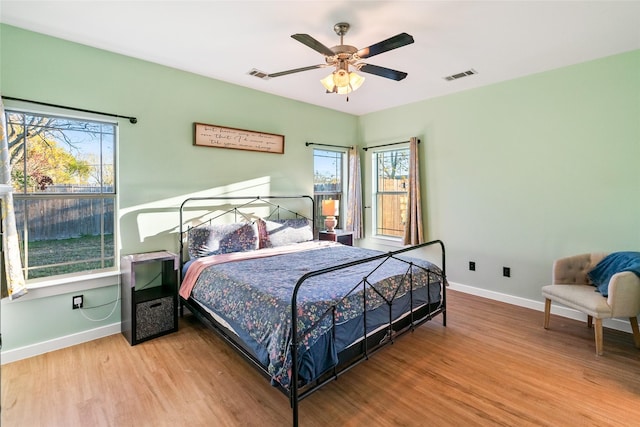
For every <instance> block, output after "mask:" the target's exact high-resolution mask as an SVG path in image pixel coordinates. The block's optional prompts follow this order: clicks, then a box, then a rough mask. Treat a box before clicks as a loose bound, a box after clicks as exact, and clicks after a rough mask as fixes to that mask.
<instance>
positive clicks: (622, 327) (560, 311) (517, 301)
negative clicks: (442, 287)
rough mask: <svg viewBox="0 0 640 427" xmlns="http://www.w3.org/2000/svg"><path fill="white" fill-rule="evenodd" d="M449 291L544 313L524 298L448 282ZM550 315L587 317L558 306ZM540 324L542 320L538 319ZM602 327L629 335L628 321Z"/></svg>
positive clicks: (604, 323)
mask: <svg viewBox="0 0 640 427" xmlns="http://www.w3.org/2000/svg"><path fill="white" fill-rule="evenodd" d="M449 289H452V290H454V291H459V292H464V293H466V294H471V295H477V296H479V297H483V298H488V299H492V300H495V301H501V302H506V303H507V304H513V305H517V306H519V307H526V308H530V309H532V310H537V311H540V312H544V302H543V301H536V300H530V299H526V298H520V297H516V296H513V295H508V294H503V293H500V292H494V291H489V290H486V289H481V288H475V287H473V286H468V285H463V284H461V283H455V282H449ZM551 313H552V314H556V315H558V316H562V317H567V318H569V319H574V320H580V321H585V322H586V320H587V316H586V315H585V314H584V313H581V312H579V311H578V310H574V309H573V308H569V307H565V306H562V305H559V304H556V303H554V304H551ZM540 322H542V318H540ZM602 326H604V327H605V328H611V329H616V330H619V331H624V332H629V333H631V324H630V323H629V320H628V319H604V320H603V321H602Z"/></svg>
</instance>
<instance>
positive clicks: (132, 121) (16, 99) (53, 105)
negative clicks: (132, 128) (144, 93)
mask: <svg viewBox="0 0 640 427" xmlns="http://www.w3.org/2000/svg"><path fill="white" fill-rule="evenodd" d="M2 98H3V99H10V100H11V101H23V102H30V103H32V104H39V105H46V106H47V107H56V108H65V109H67V110H73V111H82V112H83V113H93V114H100V115H103V116H109V117H119V118H121V119H129V121H130V122H131V123H133V124H135V123H138V119H137V118H135V117H129V116H121V115H119V114H112V113H103V112H101V111H93V110H85V109H84V108H75V107H67V106H65V105H58V104H50V103H48V102H40V101H32V100H30V99H22V98H14V97H13V96H4V95H3V96H2Z"/></svg>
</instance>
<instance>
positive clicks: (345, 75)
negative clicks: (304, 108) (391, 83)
mask: <svg viewBox="0 0 640 427" xmlns="http://www.w3.org/2000/svg"><path fill="white" fill-rule="evenodd" d="M349 28H350V25H349V24H348V23H346V22H339V23H337V24H336V25H334V26H333V30H334V31H335V32H336V34H337V35H339V36H340V44H339V45H338V46H333V47H332V48H328V47H327V46H325V45H323V44H322V43H320V42H319V41H318V40H316V39H314V38H313V37H311V36H310V35H309V34H293V35H292V36H291V37H292V38H293V39H295V40H297V41H299V42H300V43H302V44H304V45H306V46H308V47H310V48H311V49H313V50H315V51H316V52H319V53H321V54H322V55H324V57H325V63H324V64H317V65H311V66H308V67H302V68H295V69H292V70H286V71H280V72H278V73H270V74H269V73H265V72H262V71H259V70H256V69H255V68H254V69H252V70H250V71H249V74H250V75H252V76H256V77H259V78H262V79H270V78H273V77H280V76H286V75H287V74H293V73H299V72H301V71H309V70H314V69H316V68H325V67H335V71H333V72H332V73H331V74H330V75H328V76H327V77H325V78H324V79H322V80H321V81H320V82H321V83H322V85H323V86H324V87H325V88H326V90H327V93H338V94H342V95H344V94H348V93H350V92H353V91H354V90H356V89H358V88H359V87H360V86H361V85H362V83H363V82H364V77H361V76H359V75H358V74H356V73H355V72H353V71H350V68H353V69H355V70H358V71H362V72H363V73H368V74H374V75H376V76H380V77H385V78H387V79H391V80H396V81H400V80H402V79H404V78H405V77H407V73H405V72H402V71H397V70H392V69H391V68H386V67H380V66H378V65H373V64H367V63H364V62H361V60H362V59H366V58H371V57H372V56H375V55H379V54H381V53H384V52H387V51H390V50H393V49H397V48H399V47H402V46H406V45H408V44H411V43H413V37H412V36H410V35H409V34H407V33H400V34H397V35H395V36H393V37H390V38H388V39H386V40H383V41H381V42H378V43H375V44H372V45H371V46H369V47H365V48H363V49H358V48H356V47H354V46H349V45H345V44H344V35H345V34H347V32H348V31H349Z"/></svg>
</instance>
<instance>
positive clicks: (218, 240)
mask: <svg viewBox="0 0 640 427" xmlns="http://www.w3.org/2000/svg"><path fill="white" fill-rule="evenodd" d="M255 249H258V227H257V225H256V224H254V223H244V222H242V223H234V224H213V225H207V226H200V227H197V228H194V229H192V230H189V242H188V251H189V258H191V259H193V258H198V257H203V256H208V255H218V254H227V253H231V252H246V251H253V250H255Z"/></svg>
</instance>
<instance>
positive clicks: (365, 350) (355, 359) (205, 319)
mask: <svg viewBox="0 0 640 427" xmlns="http://www.w3.org/2000/svg"><path fill="white" fill-rule="evenodd" d="M275 199H301V200H303V199H309V200H310V203H311V208H310V209H311V215H310V218H314V215H313V212H314V200H313V198H312V197H310V196H256V197H243V196H239V197H194V198H189V199H186V200H185V201H184V202H183V203H182V205H181V206H180V236H179V238H180V278H181V280H180V282H182V268H183V265H184V241H185V239H184V236H185V233H188V231H189V229H191V228H192V227H189V228H188V229H187V230H186V231H185V230H184V218H183V214H184V211H185V210H186V209H187V205H188V204H189V203H190V202H193V201H200V202H202V201H211V202H225V201H228V202H230V201H242V200H247V202H246V203H242V204H240V205H238V206H234V207H231V208H228V209H227V210H225V211H224V212H222V213H220V214H218V215H215V216H214V217H212V218H211V219H210V220H208V221H207V223H210V222H211V221H213V220H214V219H217V218H220V217H221V216H224V215H228V214H233V215H237V216H240V217H244V218H247V215H246V214H244V213H243V212H241V211H239V209H242V208H246V207H247V206H250V205H253V204H255V203H262V204H263V207H265V206H267V207H269V208H270V209H272V211H271V212H270V214H269V217H273V216H275V217H278V218H279V215H280V213H281V210H282V211H283V212H285V213H286V214H289V215H295V217H298V218H300V217H305V218H306V216H304V215H300V214H298V213H296V212H294V211H290V210H288V209H286V208H283V207H281V206H279V205H278V204H276V203H273V202H272V200H275ZM216 206H217V205H216ZM310 220H311V221H313V219H310ZM200 225H202V224H200ZM313 229H314V233H315V221H314V227H313ZM429 246H439V247H440V253H441V265H440V269H441V272H442V273H441V275H439V276H440V277H439V283H440V301H437V302H432V301H430V300H428V302H427V304H426V305H423V306H422V307H420V308H417V309H413V308H412V309H411V310H410V312H408V313H406V314H407V315H406V316H404V317H402V316H401V317H400V318H398V319H396V320H393V318H392V315H391V310H390V311H389V322H388V323H387V324H386V325H385V327H384V328H380V329H379V330H377V331H376V332H374V333H370V332H367V331H366V326H365V328H364V329H365V330H364V331H363V336H362V340H360V342H359V343H357V344H355V345H352V346H350V347H347V348H346V349H345V350H343V351H342V352H340V354H339V355H338V357H339V362H338V365H336V366H335V367H333V369H331V370H329V371H328V372H325V373H324V374H322V375H321V376H320V377H319V378H318V379H316V380H314V381H313V382H311V383H309V384H304V385H301V384H299V371H298V366H297V362H298V351H297V348H298V344H299V340H300V338H301V337H300V334H299V331H298V324H297V318H298V312H297V307H298V301H297V296H298V292H299V290H300V288H301V286H303V284H304V282H305V281H306V280H308V279H309V278H311V277H315V276H320V275H322V274H326V273H330V272H334V271H338V270H341V269H347V268H350V267H353V266H355V265H358V264H361V263H367V262H372V261H379V263H378V264H377V265H378V266H379V265H381V264H382V263H384V262H385V261H387V260H388V259H390V258H395V259H398V258H397V256H398V255H400V254H404V253H407V252H410V251H414V250H417V249H421V248H426V247H429ZM405 262H406V261H405ZM408 264H410V265H411V266H416V265H415V264H413V263H408ZM416 267H419V266H416ZM420 268H422V267H420ZM375 269H377V267H376V268H374V270H373V271H375ZM373 271H372V272H373ZM429 271H430V270H429ZM431 273H433V272H431ZM427 277H428V278H429V279H428V281H427V285H426V286H427V294H428V295H429V289H430V288H429V287H430V285H431V282H430V278H431V274H427ZM409 280H411V282H410V283H411V287H410V292H409V298H410V299H411V307H413V299H412V298H413V290H414V288H413V275H410V277H409ZM360 284H362V286H363V288H364V287H366V286H367V284H368V282H367V280H366V277H365V278H363V279H362V282H360V283H359V284H357V285H356V287H357V286H359V285H360ZM365 295H366V293H365ZM347 296H348V295H346V296H344V298H346V297H347ZM392 303H393V301H392V302H391V304H392ZM387 304H388V305H391V304H390V303H389V302H387ZM364 306H365V308H366V297H365V301H364ZM184 307H187V309H188V310H189V311H190V312H191V313H192V314H193V315H194V316H195V317H196V318H198V319H199V320H200V321H201V322H202V323H204V324H205V325H206V326H207V327H209V328H210V329H212V330H213V331H215V332H216V333H217V334H218V335H219V336H220V337H221V338H222V339H224V340H225V341H227V342H228V343H229V344H230V345H231V346H232V347H233V348H234V349H235V350H236V351H238V352H239V353H240V354H241V355H242V356H243V357H244V358H245V359H247V360H248V361H249V362H251V363H252V364H253V365H254V367H256V368H257V369H258V371H259V372H260V373H262V374H263V376H265V377H266V378H268V379H270V378H271V377H270V375H269V373H268V371H267V369H266V367H265V366H263V365H262V363H261V362H260V361H259V360H258V359H257V358H256V357H254V356H253V354H252V353H251V351H250V350H249V349H248V348H247V347H245V346H244V345H243V343H241V342H240V341H239V340H238V339H237V337H236V336H235V334H234V333H233V332H232V331H229V330H228V329H226V328H225V327H224V326H222V325H220V324H219V323H218V322H217V321H216V320H215V319H214V318H213V317H212V316H211V315H210V314H209V313H208V312H207V311H206V310H205V309H203V308H202V307H201V306H200V305H199V304H198V303H196V302H195V301H193V300H192V299H191V298H189V299H184V298H182V297H180V315H181V316H183V315H184ZM333 309H334V310H335V306H334V307H333ZM438 314H441V315H442V324H443V326H446V259H445V246H444V243H443V242H442V241H441V240H433V241H430V242H426V243H422V244H419V245H415V246H411V247H407V248H403V249H399V250H396V251H391V252H387V253H381V254H380V255H377V256H373V257H368V258H364V259H361V260H356V261H352V262H347V263H344V264H340V265H336V266H331V267H328V268H324V269H319V270H316V271H311V272H309V273H306V274H304V275H303V276H302V277H300V279H299V280H298V281H297V283H296V285H295V288H294V290H293V293H292V296H291V313H290V315H291V337H292V338H291V339H292V345H291V348H292V349H294V350H292V352H291V358H292V368H291V382H290V387H289V388H288V389H287V388H285V387H283V386H281V385H279V384H277V388H278V389H280V391H281V392H283V393H284V394H285V395H286V396H287V397H288V398H289V401H290V405H291V408H292V416H293V426H294V427H297V426H298V415H299V403H300V401H301V400H302V399H304V398H306V397H307V396H309V395H310V394H311V393H313V392H315V391H316V390H318V389H320V388H321V387H322V386H324V385H325V384H327V383H329V382H331V381H333V380H335V379H337V378H338V376H340V375H341V374H343V373H345V372H347V371H348V370H350V369H351V368H353V367H354V366H356V365H358V364H359V363H361V362H363V361H364V360H367V359H368V358H369V357H370V356H371V355H373V354H374V353H376V352H377V351H379V350H380V349H382V348H383V347H385V346H386V345H387V344H391V343H393V342H394V340H395V338H397V337H399V336H401V335H403V334H405V333H406V332H411V331H413V330H414V329H415V328H416V327H418V326H420V325H421V324H423V323H425V322H427V321H429V320H431V319H432V318H433V317H435V316H437V315H438ZM325 315H332V313H329V312H327V313H325ZM366 315H367V311H366V310H364V311H363V316H364V324H365V325H366ZM332 325H333V326H335V318H334V319H333V323H332ZM332 331H333V332H334V333H335V328H334V327H332Z"/></svg>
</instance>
